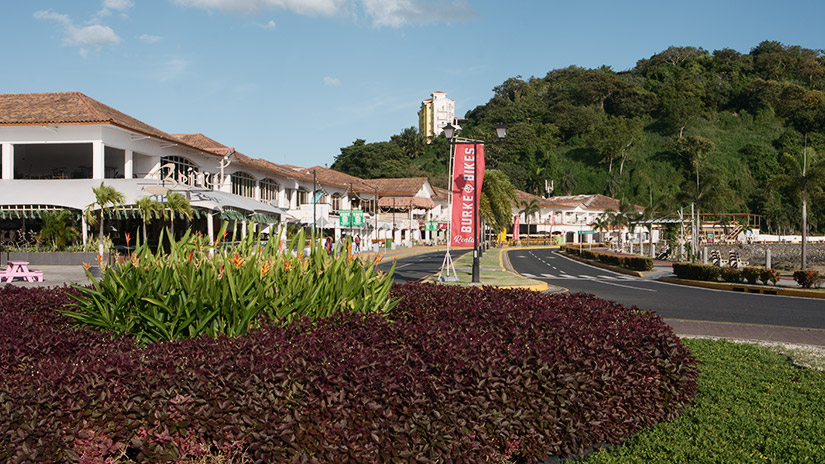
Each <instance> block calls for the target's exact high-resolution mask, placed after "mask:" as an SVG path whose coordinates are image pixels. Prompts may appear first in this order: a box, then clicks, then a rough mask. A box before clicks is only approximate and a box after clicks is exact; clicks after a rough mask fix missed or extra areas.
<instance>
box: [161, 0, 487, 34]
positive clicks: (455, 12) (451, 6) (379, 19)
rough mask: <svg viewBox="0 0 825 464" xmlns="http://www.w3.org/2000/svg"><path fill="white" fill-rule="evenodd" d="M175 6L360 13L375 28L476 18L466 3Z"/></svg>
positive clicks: (308, 1)
mask: <svg viewBox="0 0 825 464" xmlns="http://www.w3.org/2000/svg"><path fill="white" fill-rule="evenodd" d="M172 1H174V2H175V3H177V4H178V5H182V6H186V7H195V8H203V9H205V10H218V11H224V12H229V13H258V12H261V11H264V10H271V9H282V10H287V11H291V12H293V13H296V14H301V15H316V16H341V15H344V14H346V13H349V12H356V11H360V12H362V13H363V15H364V16H366V17H367V18H368V19H369V21H371V22H372V24H373V25H374V26H376V27H383V26H388V27H395V28H397V27H401V26H403V25H406V24H421V23H430V22H456V21H467V20H471V19H475V18H476V17H478V13H476V12H475V11H474V10H473V9H472V8H471V7H470V5H469V3H468V0H443V1H438V0H428V1H423V0H172Z"/></svg>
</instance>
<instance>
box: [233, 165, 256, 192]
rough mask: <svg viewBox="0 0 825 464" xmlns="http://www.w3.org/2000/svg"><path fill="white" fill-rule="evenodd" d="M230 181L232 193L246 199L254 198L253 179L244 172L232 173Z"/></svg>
mask: <svg viewBox="0 0 825 464" xmlns="http://www.w3.org/2000/svg"><path fill="white" fill-rule="evenodd" d="M231 179H232V193H234V194H235V195H240V196H242V197H247V198H255V185H256V184H257V182H255V178H254V177H252V176H250V175H249V174H247V173H245V172H241V171H238V172H233V173H232V175H231Z"/></svg>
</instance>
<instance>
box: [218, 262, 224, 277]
mask: <svg viewBox="0 0 825 464" xmlns="http://www.w3.org/2000/svg"><path fill="white" fill-rule="evenodd" d="M221 278H223V264H221V272H219V273H218V280H220V279H221Z"/></svg>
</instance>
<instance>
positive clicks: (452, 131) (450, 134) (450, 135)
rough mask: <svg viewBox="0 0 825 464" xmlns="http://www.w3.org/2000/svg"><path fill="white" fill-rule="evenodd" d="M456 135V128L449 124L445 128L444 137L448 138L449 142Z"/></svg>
mask: <svg viewBox="0 0 825 464" xmlns="http://www.w3.org/2000/svg"><path fill="white" fill-rule="evenodd" d="M454 135H455V127H453V125H452V124H447V125H446V126H444V136H445V137H447V140H452V138H453V136H454Z"/></svg>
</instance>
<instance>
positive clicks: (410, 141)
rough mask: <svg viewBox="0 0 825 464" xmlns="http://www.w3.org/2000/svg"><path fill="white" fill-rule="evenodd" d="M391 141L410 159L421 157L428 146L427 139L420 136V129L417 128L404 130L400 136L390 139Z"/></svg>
mask: <svg viewBox="0 0 825 464" xmlns="http://www.w3.org/2000/svg"><path fill="white" fill-rule="evenodd" d="M390 141H391V142H394V143H395V144H396V145H398V146H399V147H400V148H401V151H403V152H404V154H405V155H406V156H407V158H409V159H416V158H418V157H420V156H421V154H422V153H424V147H425V146H426V145H427V141H426V139H425V137H424V136H423V135H421V134H419V133H418V129H416V128H415V127H408V128H406V129H404V130H402V131H401V133H400V134H398V135H393V136H392V137H390Z"/></svg>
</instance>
